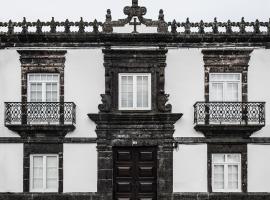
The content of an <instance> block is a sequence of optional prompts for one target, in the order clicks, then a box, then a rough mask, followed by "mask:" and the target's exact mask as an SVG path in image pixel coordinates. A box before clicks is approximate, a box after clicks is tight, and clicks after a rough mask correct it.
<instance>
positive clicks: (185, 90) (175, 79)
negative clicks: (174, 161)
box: [165, 49, 204, 137]
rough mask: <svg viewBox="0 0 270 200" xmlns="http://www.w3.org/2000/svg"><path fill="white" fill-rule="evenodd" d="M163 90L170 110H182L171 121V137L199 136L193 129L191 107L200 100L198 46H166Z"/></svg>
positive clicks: (201, 65)
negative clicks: (167, 96) (172, 123)
mask: <svg viewBox="0 0 270 200" xmlns="http://www.w3.org/2000/svg"><path fill="white" fill-rule="evenodd" d="M165 79H166V80H165V92H166V93H168V94H170V97H169V103H171V104H172V106H173V107H172V111H173V112H174V113H183V114H184V115H183V116H182V118H181V119H180V120H179V121H178V122H177V123H176V124H175V129H176V131H175V133H174V136H175V137H203V135H202V134H201V133H199V132H196V131H195V130H194V124H193V121H194V117H193V115H194V114H193V113H194V109H193V105H194V104H195V102H197V101H203V100H204V63H203V55H202V53H201V49H170V50H169V52H168V55H167V67H166V69H165Z"/></svg>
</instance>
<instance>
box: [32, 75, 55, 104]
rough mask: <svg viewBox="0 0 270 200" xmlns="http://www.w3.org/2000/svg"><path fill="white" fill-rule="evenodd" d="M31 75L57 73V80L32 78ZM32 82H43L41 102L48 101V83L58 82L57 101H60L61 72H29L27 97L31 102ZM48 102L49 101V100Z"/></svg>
mask: <svg viewBox="0 0 270 200" xmlns="http://www.w3.org/2000/svg"><path fill="white" fill-rule="evenodd" d="M31 75H46V76H47V75H57V81H53V80H52V81H47V80H34V81H32V80H30V78H29V77H30V76H31ZM31 83H41V84H42V86H41V87H42V90H41V92H42V94H41V98H42V100H41V101H40V102H46V83H56V84H57V101H56V102H59V100H60V74H59V73H28V74H27V99H28V102H31V89H30V88H31V87H30V85H31ZM47 103H48V102H47Z"/></svg>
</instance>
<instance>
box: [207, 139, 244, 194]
mask: <svg viewBox="0 0 270 200" xmlns="http://www.w3.org/2000/svg"><path fill="white" fill-rule="evenodd" d="M214 153H240V154H241V184H242V188H241V190H242V192H244V193H246V192H247V144H229V143H228V144H208V145H207V180H208V192H212V154H214Z"/></svg>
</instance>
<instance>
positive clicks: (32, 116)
mask: <svg viewBox="0 0 270 200" xmlns="http://www.w3.org/2000/svg"><path fill="white" fill-rule="evenodd" d="M75 123H76V105H75V104H74V103H73V102H63V103H60V102H31V103H30V102H27V103H22V102H5V124H6V125H72V124H75Z"/></svg>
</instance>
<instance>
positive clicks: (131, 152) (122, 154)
mask: <svg viewBox="0 0 270 200" xmlns="http://www.w3.org/2000/svg"><path fill="white" fill-rule="evenodd" d="M113 151H114V153H113V156H114V157H113V159H114V187H113V188H114V199H115V200H156V193H157V167H156V166H157V153H156V148H155V147H115V148H114V150H113Z"/></svg>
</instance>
